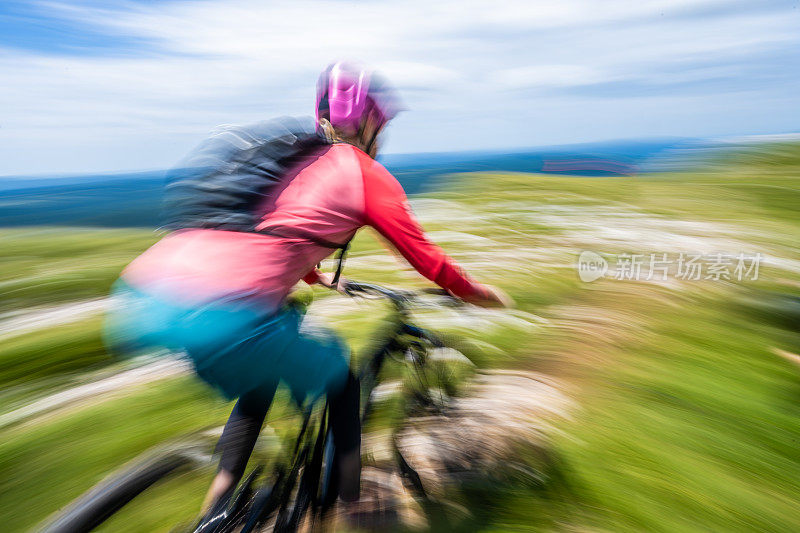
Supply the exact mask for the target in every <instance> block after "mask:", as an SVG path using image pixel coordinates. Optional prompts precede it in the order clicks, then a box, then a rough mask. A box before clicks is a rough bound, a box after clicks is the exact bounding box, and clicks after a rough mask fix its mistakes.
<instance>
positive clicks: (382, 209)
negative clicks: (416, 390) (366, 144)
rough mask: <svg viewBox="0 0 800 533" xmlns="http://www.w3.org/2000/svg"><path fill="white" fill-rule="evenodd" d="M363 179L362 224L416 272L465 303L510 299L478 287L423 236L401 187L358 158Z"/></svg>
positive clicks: (504, 302) (386, 173) (497, 302)
mask: <svg viewBox="0 0 800 533" xmlns="http://www.w3.org/2000/svg"><path fill="white" fill-rule="evenodd" d="M359 157H360V161H359V162H360V165H361V171H362V175H363V178H364V215H365V219H366V220H365V222H366V223H367V224H368V225H370V226H372V227H373V228H375V229H376V230H377V231H378V232H379V233H380V234H381V235H383V236H384V237H385V238H386V239H387V240H388V241H389V242H391V243H392V245H393V246H394V247H395V248H396V249H397V250H398V251H399V252H400V254H401V255H402V256H403V257H404V258H405V259H406V260H407V261H408V262H409V263H410V264H411V266H413V267H414V268H415V269H416V270H417V272H419V273H420V274H422V275H423V276H425V277H426V278H428V279H429V280H431V281H433V282H434V283H436V284H437V285H439V286H440V287H442V288H444V289H447V290H448V291H450V292H451V293H452V294H453V295H455V296H458V297H459V298H462V299H464V300H466V301H468V302H471V303H475V304H478V305H485V306H505V305H507V304H508V303H510V299H509V298H508V297H507V296H505V295H504V293H502V291H498V290H497V289H494V288H491V287H487V286H485V285H482V284H480V283H477V282H476V281H474V280H473V279H472V278H470V277H469V276H468V275H467V274H466V273H465V272H464V271H463V270H461V269H460V268H459V267H458V266H457V265H456V264H455V262H454V261H453V260H452V259H451V258H449V257H448V256H447V255H446V254H445V253H444V251H443V250H442V249H441V248H440V247H439V246H437V245H436V244H434V243H432V242H431V241H430V240H428V238H427V237H426V236H425V233H424V232H423V230H422V228H421V227H420V225H419V222H417V220H416V218H415V217H414V214H413V213H412V211H411V208H410V206H409V205H408V199H407V197H406V194H405V191H403V187H402V186H401V185H400V183H399V182H398V181H397V179H395V177H394V176H392V175H391V174H390V173H389V171H387V170H386V169H385V168H384V167H383V165H381V164H380V163H378V162H376V161H374V160H372V159H371V158H370V157H369V156H367V155H366V154H359Z"/></svg>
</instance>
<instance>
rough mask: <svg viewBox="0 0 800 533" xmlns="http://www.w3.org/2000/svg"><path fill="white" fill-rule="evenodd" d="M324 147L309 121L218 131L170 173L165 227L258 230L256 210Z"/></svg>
mask: <svg viewBox="0 0 800 533" xmlns="http://www.w3.org/2000/svg"><path fill="white" fill-rule="evenodd" d="M324 144H326V141H325V140H324V139H323V138H322V137H321V136H320V135H318V134H317V133H316V131H315V128H314V123H313V121H312V120H311V119H310V118H309V119H303V118H294V117H281V118H277V119H273V120H267V121H263V122H258V123H255V124H250V125H246V126H221V127H219V128H217V129H216V130H214V131H213V132H212V133H211V135H210V136H209V137H208V138H207V139H206V140H205V141H203V142H202V143H200V145H199V146H198V147H197V148H195V149H194V150H193V151H192V152H191V153H190V154H189V156H187V157H186V158H185V159H184V160H183V161H182V162H181V163H180V164H179V165H178V166H177V167H176V168H175V169H173V170H171V171H170V172H169V173H168V174H167V184H166V189H165V191H164V201H163V218H164V224H163V227H164V228H165V229H168V230H179V229H189V228H206V229H222V230H228V231H245V232H252V231H255V228H256V225H257V224H258V223H259V220H258V216H257V213H256V208H257V207H258V206H259V205H260V204H261V203H262V202H263V201H264V199H265V198H266V197H268V196H269V195H270V193H271V191H272V190H273V189H274V188H275V185H276V184H277V183H279V182H280V181H281V179H282V178H283V176H284V175H285V173H286V171H287V170H288V168H289V167H290V166H292V164H293V163H294V162H295V161H297V159H298V158H299V157H302V156H303V155H304V154H307V153H309V152H310V151H311V150H314V149H318V148H320V147H322V146H323V145H324Z"/></svg>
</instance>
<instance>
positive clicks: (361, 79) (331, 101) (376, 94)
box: [317, 62, 402, 134]
mask: <svg viewBox="0 0 800 533" xmlns="http://www.w3.org/2000/svg"><path fill="white" fill-rule="evenodd" d="M401 110H402V106H401V104H400V99H399V97H398V95H397V92H396V91H395V90H394V89H393V88H392V87H391V86H390V85H389V84H388V83H387V82H386V80H384V78H383V77H382V76H380V75H379V74H376V73H375V72H370V71H368V70H366V69H364V68H363V67H360V66H358V65H355V64H352V63H346V62H337V63H333V64H331V65H330V66H328V68H326V69H325V70H324V71H322V74H320V75H319V80H318V81H317V124H318V125H319V119H320V118H327V119H328V120H329V121H330V123H331V125H332V126H333V127H334V128H336V129H338V130H340V131H343V132H345V133H349V134H355V133H357V132H358V130H359V128H360V127H361V123H362V121H363V120H364V119H365V118H367V117H369V116H371V117H374V118H375V119H376V120H377V121H378V123H379V124H380V125H381V126H383V125H384V124H386V123H387V122H389V121H390V120H392V119H393V118H394V117H395V115H397V113H398V112H400V111H401Z"/></svg>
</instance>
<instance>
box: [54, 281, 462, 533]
mask: <svg viewBox="0 0 800 533" xmlns="http://www.w3.org/2000/svg"><path fill="white" fill-rule="evenodd" d="M342 292H343V293H344V294H346V295H348V296H351V297H354V298H365V299H382V300H386V301H388V302H390V304H391V306H392V315H391V318H390V320H389V322H388V324H389V326H388V328H386V330H385V331H384V332H383V334H382V335H381V339H380V341H379V342H377V343H376V344H375V346H376V347H375V348H374V349H373V350H371V351H370V352H369V353H368V354H367V355H366V356H364V357H361V358H359V364H358V366H357V369H356V370H357V374H358V376H359V378H360V381H361V419H362V427H363V424H364V423H366V422H367V421H368V419H369V418H370V415H372V413H373V410H374V409H375V406H376V405H377V404H378V403H380V402H381V401H383V400H385V399H386V397H387V396H393V397H395V398H397V399H398V400H399V403H400V406H399V407H400V408H399V411H400V421H399V423H397V424H395V431H394V434H393V435H392V437H391V442H392V451H393V455H394V459H395V462H396V466H397V470H398V472H399V473H400V475H401V477H402V479H403V481H404V483H405V484H406V486H407V488H408V489H409V491H410V492H411V493H412V494H413V495H414V496H415V497H416V498H417V499H419V500H421V501H422V503H423V508H426V509H430V508H431V505H429V504H431V503H432V502H431V498H430V496H429V495H428V492H427V491H426V489H425V486H424V484H423V482H422V480H421V478H420V476H419V474H418V473H417V471H416V469H415V468H414V466H413V464H412V463H411V462H410V461H409V460H407V458H406V457H404V456H403V454H402V453H401V450H400V447H399V446H398V443H397V438H396V437H397V434H398V431H399V430H400V429H401V428H402V427H403V426H404V424H405V421H407V420H408V419H409V417H412V416H419V415H424V414H426V413H429V414H442V413H443V412H444V411H446V409H447V404H448V400H449V398H450V397H451V396H452V395H453V394H454V393H455V392H456V390H457V387H458V383H459V382H460V381H462V380H463V377H464V375H465V374H466V373H468V372H469V371H470V367H471V363H469V360H468V359H466V357H464V356H463V355H461V354H460V353H459V352H457V351H454V350H453V349H452V348H448V346H447V345H446V344H445V343H444V342H443V340H442V339H441V338H440V337H439V336H438V335H436V334H434V333H433V332H431V331H428V330H426V329H423V328H420V327H418V326H416V325H414V324H413V321H412V316H411V315H412V311H413V309H415V308H417V307H420V306H426V305H429V303H427V302H426V299H430V297H434V298H435V299H437V300H438V302H435V304H436V305H449V306H452V305H460V301H459V300H457V299H455V298H453V297H451V296H450V295H449V293H447V292H446V291H443V290H439V289H427V290H421V291H408V290H396V289H390V288H387V287H382V286H380V285H374V284H368V283H357V282H353V281H347V282H344V283H343V288H342ZM388 363H391V364H388ZM388 378H398V380H397V381H394V382H389V383H386V381H387V379H388ZM382 382H384V383H383V385H388V386H385V387H383V389H384V391H382V390H381V388H382V385H381V383H382ZM386 390H388V391H389V392H390V393H391V392H392V391H394V392H395V393H396V394H394V395H392V394H385V393H384V392H385V391H386ZM197 448H198V445H197V444H192V445H190V446H184V447H182V448H177V449H175V448H172V449H169V450H168V451H167V452H164V453H161V454H154V455H153V456H151V457H149V458H148V459H147V460H145V461H144V462H139V463H136V464H134V465H133V466H132V467H129V468H128V469H126V470H125V471H123V472H122V473H120V474H117V475H114V476H112V477H111V478H110V479H109V480H107V481H105V482H104V483H102V484H101V485H99V486H97V487H96V488H94V489H93V490H91V491H90V492H89V493H87V494H86V495H85V496H84V497H82V498H79V499H78V500H77V501H76V502H74V503H73V504H72V505H71V506H69V507H68V508H67V509H66V510H65V511H64V512H62V513H61V514H59V515H58V516H57V517H56V518H55V519H54V520H52V521H51V522H50V523H49V525H48V526H47V527H46V528H45V529H44V530H45V531H48V532H66V531H70V532H73V531H90V530H91V529H93V528H94V527H96V526H97V525H99V524H100V523H102V522H103V521H104V520H106V519H107V518H108V517H110V516H111V515H113V514H114V513H115V512H117V511H118V510H120V509H121V508H122V507H123V506H124V505H125V504H126V503H128V502H129V501H130V500H132V499H133V498H135V497H136V496H137V495H138V494H140V493H142V492H143V491H144V490H146V489H147V488H148V487H150V486H151V485H153V484H154V483H156V482H157V481H159V480H161V479H162V478H164V477H167V476H169V475H172V474H174V473H175V472H178V471H180V470H181V469H185V468H192V467H197V465H198V464H199V463H201V462H202V461H199V460H198V459H197V458H198V457H199V455H200V454H199V453H197ZM289 456H290V458H291V459H290V460H289V461H286V462H277V463H276V464H275V465H274V466H273V467H272V468H271V470H270V472H269V474H268V475H264V471H265V467H264V466H263V465H259V466H257V467H256V468H254V469H253V470H252V471H251V472H250V473H249V475H247V476H246V477H245V479H244V481H242V482H241V483H240V485H239V487H237V489H236V491H235V492H234V494H233V495H232V497H231V498H230V499H228V500H225V501H224V502H221V503H219V504H218V505H217V507H216V508H215V509H212V511H211V512H210V513H208V514H207V515H206V517H205V519H204V520H203V521H202V522H201V523H200V524H198V525H197V526H196V527H194V529H193V531H194V532H195V533H225V532H233V531H241V532H243V533H247V532H251V531H260V530H263V529H272V530H273V531H295V530H297V529H298V528H300V527H301V525H305V526H310V527H312V528H313V527H314V526H315V525H317V524H320V523H323V522H324V521H325V520H326V519H327V516H328V514H329V512H330V511H331V509H332V507H333V505H334V503H335V502H336V499H337V497H338V494H337V491H336V487H338V471H337V469H336V467H335V463H336V462H335V460H334V457H335V447H334V444H333V439H332V433H331V431H330V428H329V423H328V406H327V402H322V401H315V402H311V403H310V404H308V405H306V406H305V407H304V408H303V415H302V424H301V427H300V430H299V433H298V436H297V438H296V440H295V442H294V444H293V447H292V450H291V454H290V455H289ZM206 464H207V463H206Z"/></svg>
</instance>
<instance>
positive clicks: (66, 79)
mask: <svg viewBox="0 0 800 533" xmlns="http://www.w3.org/2000/svg"><path fill="white" fill-rule="evenodd" d="M101 5H102V6H103V7H98V5H97V4H95V5H94V6H92V5H70V4H64V3H60V2H51V3H48V4H42V6H43V7H44V8H46V9H47V10H48V13H49V14H50V15H51V16H62V17H65V18H68V19H70V20H71V21H73V22H74V23H79V24H83V25H86V26H89V27H91V28H92V29H94V30H95V31H102V32H105V33H106V34H108V35H111V36H118V37H132V38H135V39H138V40H141V41H142V42H144V43H145V44H144V45H143V47H142V48H139V49H131V50H126V51H125V52H126V53H124V54H120V53H105V54H104V53H98V52H100V51H94V54H93V55H86V54H83V55H81V54H77V53H76V54H75V55H65V54H64V53H63V52H61V53H60V54H55V53H52V54H48V53H45V52H41V51H37V52H33V51H20V50H11V49H6V50H0V175H2V174H8V173H27V172H51V171H59V170H63V171H68V172H69V171H78V170H103V169H109V168H146V167H160V166H166V165H169V164H171V163H172V162H173V161H175V160H176V159H178V158H179V157H180V155H181V153H180V152H181V151H183V150H185V149H187V148H188V147H189V146H190V145H191V144H193V143H194V142H196V140H197V139H198V138H199V137H201V136H202V135H203V134H204V132H206V131H207V130H208V129H209V128H211V127H213V126H214V125H215V124H217V123H221V122H227V123H230V122H239V121H248V120H255V119H258V118H262V117H266V116H270V115H275V114H283V113H292V114H294V113H311V111H312V109H311V107H312V105H313V104H312V102H313V90H314V81H315V78H316V75H317V72H318V71H319V70H320V69H321V68H322V67H323V66H324V65H325V64H327V63H328V62H329V61H331V60H332V59H337V58H355V59H360V60H362V61H364V62H366V63H368V64H371V65H374V66H376V67H378V68H379V69H380V70H383V71H384V72H385V73H386V74H387V75H388V76H389V77H390V78H391V79H392V80H393V81H394V82H395V83H396V84H397V85H398V86H399V87H400V89H401V91H402V92H403V93H404V97H405V99H406V101H407V103H408V105H409V107H410V108H411V110H412V111H411V112H410V113H409V114H407V115H406V116H403V117H402V118H400V119H399V120H398V121H397V123H396V125H395V127H394V128H392V130H393V131H392V139H391V141H390V144H389V146H388V148H389V149H392V150H394V151H418V150H419V151H421V150H426V149H428V150H430V149H457V148H465V149H466V148H481V147H495V146H502V144H503V143H505V144H506V145H508V144H514V145H517V146H519V145H533V144H538V143H546V144H550V143H557V142H569V141H583V140H591V139H597V138H609V137H625V136H633V135H642V134H648V133H651V134H658V135H661V134H674V135H680V134H683V135H704V134H714V135H716V134H720V133H724V132H725V131H722V130H723V129H724V128H730V127H731V117H730V114H731V111H727V115H726V114H725V112H724V111H723V110H721V109H719V107H718V105H708V103H704V102H705V101H704V100H703V98H707V99H714V102H715V103H719V102H728V103H729V104H730V105H731V106H732V107H733V109H740V110H741V113H742V114H743V115H742V117H741V118H742V119H743V120H744V119H745V117H746V118H747V120H750V122H749V125H750V126H751V127H752V128H754V129H758V128H770V127H771V128H781V127H785V124H788V123H790V119H792V118H793V117H792V114H791V112H788V113H783V114H782V115H781V116H777V115H776V114H775V113H774V112H773V113H772V116H773V117H775V118H773V120H772V122H769V121H768V120H766V119H761V118H758V119H756V120H754V119H753V117H760V116H762V115H764V114H769V113H770V111H774V110H776V109H780V108H781V107H782V106H785V105H786V104H787V102H790V103H791V102H794V104H795V106H794V108H795V109H797V108H800V106H798V105H796V104H797V97H794V100H793V99H792V97H791V96H787V91H786V90H785V88H783V87H782V85H781V84H780V83H772V84H767V83H763V84H761V85H762V86H761V87H760V86H759V83H758V80H757V79H755V80H753V79H751V77H750V76H749V75H748V74H744V75H742V71H743V69H745V68H749V67H753V63H755V64H756V65H757V64H759V62H760V60H759V59H750V58H751V57H752V56H755V55H757V54H762V56H764V55H765V56H766V57H772V58H773V61H774V62H776V65H775V66H773V67H771V68H772V70H771V71H770V75H771V76H774V77H775V78H776V79H778V82H779V81H780V80H781V79H784V80H786V81H793V82H794V83H797V81H798V80H797V77H798V76H800V74H798V73H797V70H796V69H795V70H794V71H792V70H791V69H790V68H788V67H787V68H782V67H781V65H780V64H779V58H780V56H781V54H784V55H786V56H787V57H788V53H789V52H791V51H794V52H795V53H796V52H797V50H798V48H800V35H799V34H798V33H797V31H796V28H797V27H798V18H799V17H800V14H798V13H797V12H796V11H797V10H792V9H790V8H789V9H782V8H780V7H765V8H763V9H760V10H756V9H755V8H754V7H753V6H746V7H747V8H748V9H749V12H744V11H742V10H741V9H740V10H738V11H737V9H734V8H733V7H731V6H730V5H729V4H728V3H726V2H722V1H701V2H698V1H689V0H681V1H679V2H674V1H666V0H665V1H660V0H659V1H649V2H636V3H631V2H628V1H617V0H614V1H608V2H593V1H574V0H567V1H560V2H557V1H552V2H545V1H522V0H511V1H501V2H495V3H492V4H488V3H486V2H473V1H465V2H461V1H455V0H446V1H443V2H435V3H429V2H427V1H423V0H412V1H410V2H404V3H402V4H400V3H397V2H389V1H376V2H370V3H364V2H355V1H341V2H340V1H331V0H303V1H294V2H287V1H276V2H268V3H267V2H261V1H257V0H235V1H224V0H206V1H202V2H187V1H183V2H168V3H164V2H160V3H153V4H150V3H147V4H144V3H113V4H111V3H110V4H101ZM742 9H744V8H742ZM112 52H113V51H112ZM760 68H761V69H765V68H768V67H765V66H764V65H761V66H760ZM713 79H721V80H723V81H725V83H723V84H721V85H722V86H723V88H722V89H719V90H720V91H723V93H725V94H708V95H706V96H705V97H704V96H703V95H702V94H700V95H698V94H688V95H687V94H684V95H683V96H678V95H671V94H669V93H668V92H661V93H652V94H649V93H639V94H623V93H621V94H619V97H618V98H615V97H613V95H609V94H603V95H601V94H599V93H598V94H593V93H591V87H592V86H594V85H601V84H609V83H616V84H617V85H619V86H621V87H623V88H624V87H625V86H626V85H630V87H632V89H631V90H632V91H633V90H635V89H633V87H636V86H642V87H649V90H651V91H655V89H654V87H658V86H667V85H669V84H672V85H675V84H683V86H684V87H685V88H686V90H687V91H688V92H689V93H691V90H690V89H691V87H692V84H697V83H701V82H703V81H704V80H713ZM773 81H774V80H773ZM577 89H580V90H581V91H582V92H580V93H577V92H575V91H576V90H577ZM706 90H708V89H706ZM728 91H730V92H732V93H736V92H738V93H742V94H745V93H746V95H745V96H739V97H736V96H732V95H730V94H727V92H728ZM737 98H739V100H737ZM532 103H533V105H532ZM755 106H760V110H761V113H758V112H757V111H758V109H756V108H755ZM676 109H681V112H676V111H675V110H676ZM692 110H694V112H693V111H692ZM794 113H795V115H794V119H797V118H800V117H797V111H795V112H794ZM701 116H702V118H703V120H702V121H701V120H700V117H701ZM609 117H613V120H610V119H609ZM644 117H646V118H648V119H649V120H647V121H646V122H647V123H649V124H650V128H651V129H650V130H649V131H648V130H647V128H646V127H645V121H644V120H643V118H644ZM692 117H698V118H697V119H694V120H693V119H692ZM530 124H536V128H531V126H530ZM770 124H771V125H770ZM740 127H742V126H740ZM467 131H468V132H469V135H466V134H465V133H464V132H467ZM498 131H504V132H505V135H504V136H498V135H497V132H498ZM754 132H756V131H754ZM730 133H744V132H743V131H731V132H730ZM43 147H46V155H47V157H42V152H43V150H45V148H43Z"/></svg>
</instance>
